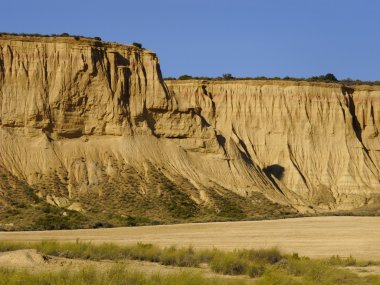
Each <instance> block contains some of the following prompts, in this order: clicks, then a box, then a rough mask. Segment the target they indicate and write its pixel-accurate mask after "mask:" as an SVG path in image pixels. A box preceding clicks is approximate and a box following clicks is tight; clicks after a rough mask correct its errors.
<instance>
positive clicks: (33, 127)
mask: <svg viewBox="0 0 380 285" xmlns="http://www.w3.org/2000/svg"><path fill="white" fill-rule="evenodd" d="M379 98H380V91H379V90H377V89H371V88H366V87H360V88H356V87H355V88H343V87H341V86H339V85H326V84H309V83H294V82H260V81H229V82H228V81H227V82H219V81H218V82H202V81H169V82H166V83H164V82H163V80H162V77H161V74H160V69H159V63H158V59H157V57H156V55H155V54H154V53H152V52H150V51H147V50H143V49H138V48H136V47H133V46H127V45H119V44H112V43H104V42H99V41H94V40H88V39H80V40H74V39H73V38H36V37H17V36H2V37H0V106H1V107H0V136H1V141H0V170H1V171H0V172H1V173H3V174H2V177H6V176H7V175H8V176H9V177H12V179H11V180H9V179H8V180H7V181H8V182H9V181H16V180H18V181H20V183H21V184H20V183H16V182H12V183H10V184H9V183H8V184H3V185H8V186H1V185H0V187H3V188H6V187H11V186H9V185H13V186H12V187H13V188H15V187H16V188H17V187H19V186H17V185H24V184H23V183H24V182H27V183H28V185H29V186H30V187H31V189H32V190H33V191H34V192H35V193H37V195H38V196H39V197H40V198H41V199H43V200H46V201H47V202H48V203H50V204H54V205H57V206H59V207H63V208H68V209H73V210H78V211H82V212H91V211H98V212H102V213H113V214H118V215H120V216H127V215H128V216H129V215H135V216H136V215H137V216H147V217H153V218H155V219H165V218H167V217H171V218H172V219H175V218H178V217H180V218H183V219H187V218H194V219H195V218H196V217H202V216H205V215H206V216H210V217H213V216H221V217H225V218H249V217H254V216H257V215H260V216H263V215H267V214H268V213H269V214H270V215H272V216H279V215H283V214H289V213H290V214H292V213H295V212H296V211H302V212H305V211H312V212H314V211H317V212H318V211H324V210H336V209H352V208H356V207H360V206H363V205H368V204H371V203H377V200H376V199H377V197H378V195H379V193H380V184H379V177H380V176H379V169H380V154H379V153H380V152H379V151H380V143H379V137H378V129H379V117H380V110H379V109H380V104H379ZM4 173H5V174H4ZM15 179H16V180H15ZM20 187H21V186H20ZM22 187H24V186H22ZM4 193H5V192H4V189H3V192H2V194H1V193H0V194H1V195H0V203H2V205H5V206H9V207H11V206H12V203H11V202H9V201H10V200H9V199H8V198H7V197H8V196H9V195H11V194H9V193H8V194H7V195H8V196H7V195H6V194H4ZM10 193H11V192H10ZM199 219H200V218H199ZM168 220H170V218H168Z"/></svg>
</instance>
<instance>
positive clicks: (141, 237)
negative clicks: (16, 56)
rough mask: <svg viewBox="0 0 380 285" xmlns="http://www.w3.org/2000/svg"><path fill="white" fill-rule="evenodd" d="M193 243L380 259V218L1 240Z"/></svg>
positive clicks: (16, 235)
mask: <svg viewBox="0 0 380 285" xmlns="http://www.w3.org/2000/svg"><path fill="white" fill-rule="evenodd" d="M77 238H79V239H80V240H82V241H92V242H114V243H119V244H123V243H124V244H125V243H137V242H144V243H154V244H158V245H163V246H166V245H172V244H174V245H193V246H194V247H197V248H201V247H212V246H215V247H218V248H222V249H234V248H247V247H253V248H263V247H273V246H277V247H279V248H280V249H281V250H284V251H286V252H298V253H299V254H301V255H307V256H311V257H323V256H331V255H335V254H338V255H341V256H349V255H350V254H352V255H353V256H354V257H356V258H363V259H376V260H380V251H379V250H378V249H379V246H380V218H379V217H317V218H298V219H283V220H271V221H253V222H228V223H205V224H180V225H166V226H147V227H134V228H112V229H94V230H73V231H45V232H2V233H0V240H13V241H38V240H43V239H56V240H60V241H74V240H75V239H77Z"/></svg>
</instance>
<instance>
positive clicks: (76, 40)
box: [0, 33, 155, 54]
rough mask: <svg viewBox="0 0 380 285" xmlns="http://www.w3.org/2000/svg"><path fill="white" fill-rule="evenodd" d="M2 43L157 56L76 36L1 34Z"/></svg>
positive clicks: (129, 46) (136, 48) (144, 50)
mask: <svg viewBox="0 0 380 285" xmlns="http://www.w3.org/2000/svg"><path fill="white" fill-rule="evenodd" d="M0 41H10V42H14V41H16V42H31V43H66V44H70V45H78V46H92V47H104V48H115V49H132V50H136V51H137V50H140V51H141V52H144V53H151V54H155V53H154V52H153V51H151V50H148V49H145V48H139V47H137V46H135V45H127V44H120V43H116V42H107V41H103V40H101V39H100V38H97V37H95V38H90V37H83V36H74V35H67V36H66V35H51V36H50V35H32V34H7V33H0Z"/></svg>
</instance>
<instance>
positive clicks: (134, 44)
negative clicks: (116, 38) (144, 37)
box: [132, 42, 142, 49]
mask: <svg viewBox="0 0 380 285" xmlns="http://www.w3.org/2000/svg"><path fill="white" fill-rule="evenodd" d="M132 45H133V46H135V47H137V48H140V49H141V48H142V44H140V43H136V42H134V43H132Z"/></svg>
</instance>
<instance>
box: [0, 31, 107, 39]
mask: <svg viewBox="0 0 380 285" xmlns="http://www.w3.org/2000/svg"><path fill="white" fill-rule="evenodd" d="M1 36H22V37H44V38H48V37H72V38H74V39H75V40H77V41H79V40H80V39H90V40H96V41H101V40H102V39H101V38H100V37H87V36H82V35H70V34H69V33H61V34H50V35H46V34H38V33H31V34H27V33H6V32H0V37H1Z"/></svg>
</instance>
